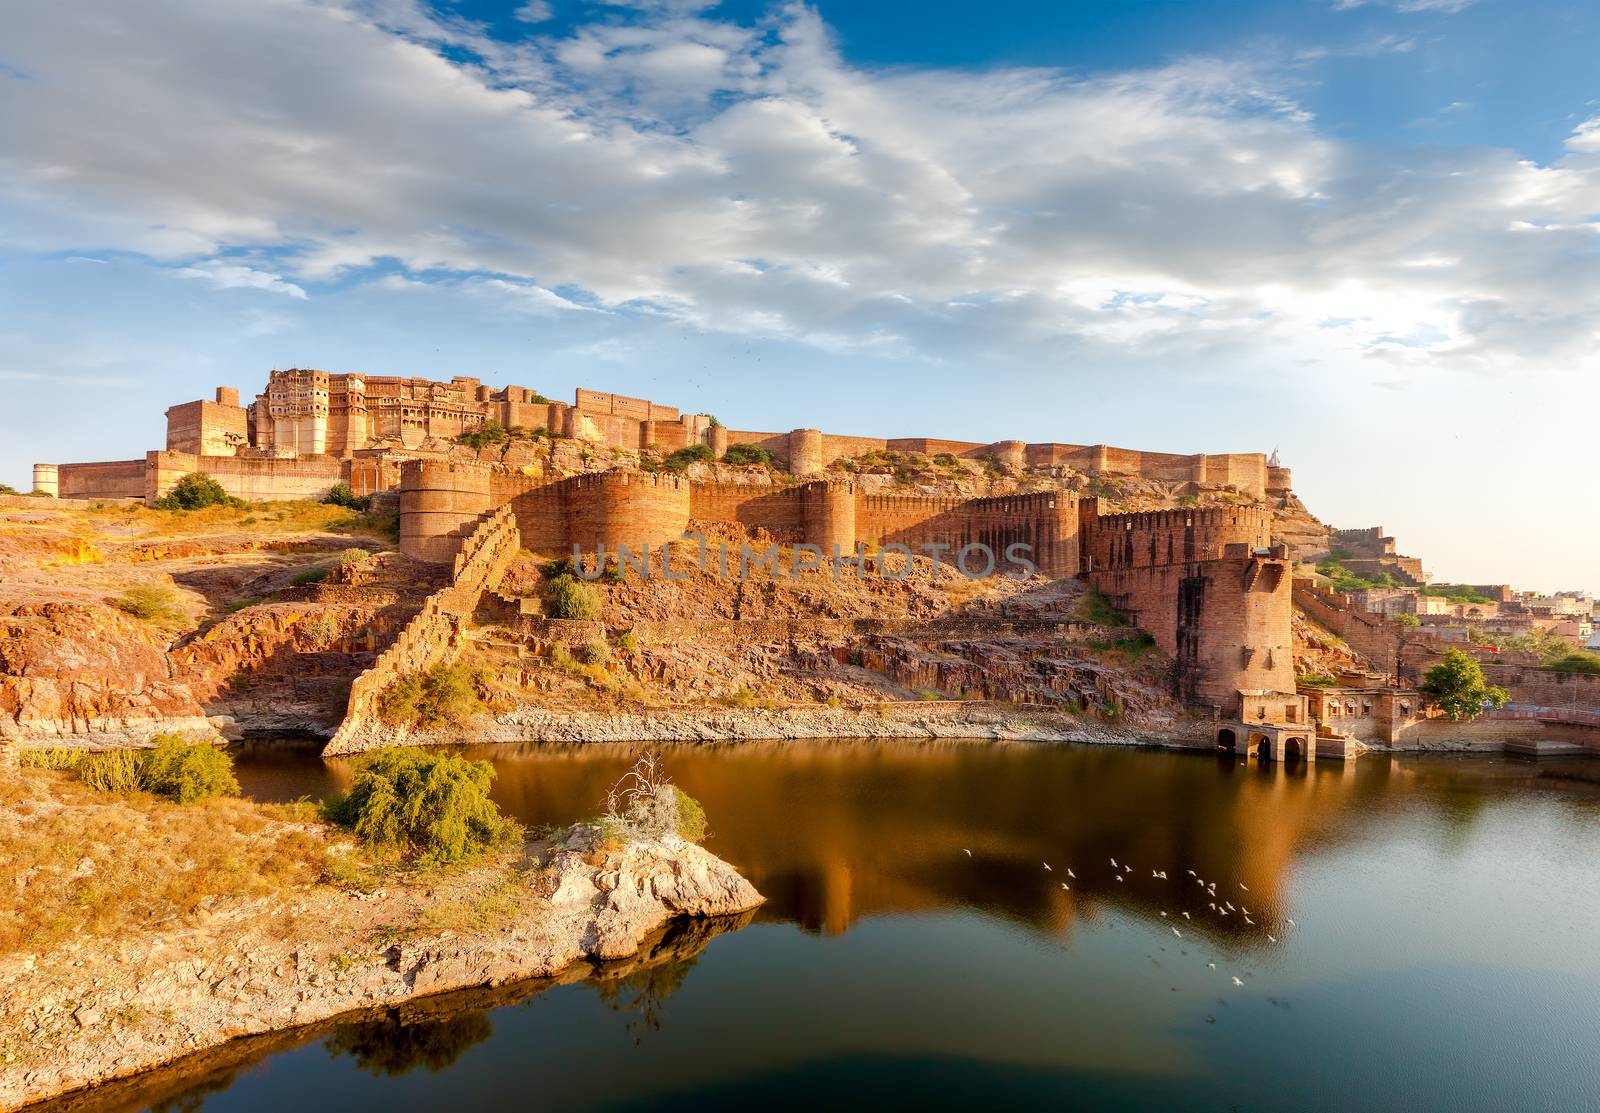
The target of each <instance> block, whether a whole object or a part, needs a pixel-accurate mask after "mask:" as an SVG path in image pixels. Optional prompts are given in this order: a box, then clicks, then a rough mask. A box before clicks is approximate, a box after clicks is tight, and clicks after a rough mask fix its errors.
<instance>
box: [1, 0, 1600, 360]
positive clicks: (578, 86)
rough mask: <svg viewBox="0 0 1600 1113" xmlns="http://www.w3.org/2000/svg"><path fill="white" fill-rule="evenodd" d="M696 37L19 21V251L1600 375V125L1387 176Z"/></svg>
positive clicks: (1075, 83) (232, 19) (727, 32)
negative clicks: (1538, 147)
mask: <svg viewBox="0 0 1600 1113" xmlns="http://www.w3.org/2000/svg"><path fill="white" fill-rule="evenodd" d="M693 7H697V6H687V7H685V6H677V7H672V6H669V7H667V8H660V7H657V8H655V9H653V14H649V15H646V16H643V17H637V18H635V19H633V20H631V21H615V20H612V21H606V22H599V23H595V24H593V25H590V26H585V27H581V28H579V29H577V30H576V31H574V32H573V33H572V34H570V35H566V36H564V37H561V38H554V39H534V40H529V41H526V42H522V43H517V44H506V43H499V42H495V41H492V40H489V39H487V38H484V37H483V35H482V33H481V31H479V30H477V29H475V28H474V27H472V26H471V25H470V24H467V23H465V22H462V21H459V20H456V21H442V20H441V19H439V18H437V17H434V16H432V15H430V14H428V11H427V10H426V9H424V8H422V7H419V6H417V5H416V4H414V3H412V2H411V0H362V2H356V0H349V2H348V3H339V2H337V0H322V2H312V0H304V2H297V0H280V2H278V3H275V4H272V5H254V6H252V5H203V6H200V7H196V6H194V5H192V4H188V3H182V2H180V0H142V2H141V3H138V4H133V3H128V2H126V0H116V2H113V0H82V2H80V3H75V4H70V5H65V4H63V5H40V6H36V7H32V8H30V9H28V10H27V12H26V14H18V13H16V12H12V13H10V14H8V15H7V16H5V17H0V21H3V23H4V24H5V26H3V27H0V42H4V43H5V44H6V46H5V54H6V58H7V62H8V65H9V66H11V67H12V68H14V69H16V70H17V71H19V72H25V73H27V74H29V75H31V76H30V78H29V79H28V80H26V81H23V80H9V79H5V78H0V80H4V81H6V86H5V92H4V95H3V96H0V242H5V243H9V244H10V246H11V247H12V248H13V249H14V250H22V251H29V250H32V251H93V250H121V251H133V252H142V253H145V254H147V255H150V256H152V257H155V258H158V259H162V260H168V261H171V262H173V263H176V264H179V265H182V266H183V271H182V273H184V274H186V275H188V276H191V277H196V278H204V279H207V280H209V281H211V282H212V283H214V284H216V285H218V286H222V287H224V288H239V287H249V288H256V289H261V290H267V291H272V292H277V293H282V294H287V295H289V296H291V297H304V296H305V292H306V291H305V285H306V284H309V283H314V282H321V281H327V280H330V279H336V278H340V277H341V276H347V275H349V274H350V273H351V272H352V271H356V272H359V270H360V269H361V268H364V267H367V266H369V265H372V264H377V263H383V264H384V265H385V266H386V267H391V268H392V266H393V265H394V264H398V265H399V266H400V267H401V268H404V270H405V272H406V273H405V274H403V275H394V274H391V275H390V276H389V277H387V278H384V279H382V280H375V281H378V282H380V284H381V285H384V286H386V287H390V288H400V287H411V288H419V287H420V288H426V287H427V286H428V285H430V284H443V285H446V286H450V287H452V288H456V289H458V290H460V291H461V292H463V293H467V294H472V295H474V296H477V297H480V298H493V299H497V300H498V303H499V304H501V305H503V306H504V307H506V308H507V309H508V310H511V311H516V312H524V313H527V312H531V313H543V314H556V313H571V312H572V311H574V310H589V309H594V308H597V307H598V308H602V309H618V308H622V307H626V308H627V309H629V310H630V311H632V312H636V313H644V314H655V315H659V316H665V317H668V318H673V319H677V320H681V321H683V322H684V323H686V324H690V325H693V326H696V327H700V328H704V329H710V330H718V331H724V332H732V333H750V334H760V335H765V336H775V337H785V338H791V339H797V340H802V341H805V342H809V343H812V344H814V345H817V346H818V347H820V348H822V349H824V350H828V351H841V350H847V349H851V348H870V349H872V350H874V351H877V352H892V353H896V354H904V355H918V356H921V357H923V358H928V359H947V358H948V359H953V358H959V357H961V356H962V355H964V354H968V353H977V352H996V351H1005V352H1008V353H1011V354H1013V355H1015V356H1017V357H1018V358H1023V359H1027V360H1031V361H1037V362H1044V361H1049V362H1054V363H1060V362H1063V361H1065V360H1068V359H1072V358H1085V357H1087V356H1090V355H1097V356H1099V357H1103V358H1108V359H1109V358H1117V359H1126V358H1128V357H1130V356H1133V355H1139V356H1143V357H1146V362H1147V363H1149V364H1151V365H1160V366H1166V367H1182V366H1185V365H1186V363H1192V362H1193V361H1194V360H1196V359H1198V358H1200V357H1205V358H1208V359H1212V360H1214V361H1217V362H1224V363H1228V362H1231V363H1237V364H1243V363H1251V362H1253V363H1255V364H1257V365H1260V366H1271V367H1274V368H1288V369H1290V370H1287V371H1286V372H1285V373H1289V374H1293V373H1297V372H1295V371H1293V370H1292V368H1295V367H1300V366H1311V365H1315V364H1316V363H1317V361H1319V360H1321V359H1323V358H1325V357H1327V356H1330V355H1337V354H1341V353H1342V354H1346V355H1371V356H1374V357H1376V358H1380V359H1383V360H1385V361H1389V362H1400V363H1407V364H1414V365H1418V366H1423V365H1430V364H1441V365H1446V366H1450V367H1473V368H1477V367H1505V366H1520V365H1531V366H1563V367H1568V368H1583V367H1593V366H1595V365H1596V360H1597V358H1600V357H1597V356H1596V346H1595V344H1594V342H1593V338H1594V336H1595V334H1596V332H1597V330H1600V273H1597V268H1596V266H1595V263H1594V255H1593V242H1594V239H1593V237H1594V232H1595V229H1596V224H1595V208H1596V207H1595V203H1594V198H1595V197H1596V196H1597V195H1600V158H1596V157H1595V156H1596V155H1597V154H1600V121H1597V120H1589V121H1587V122H1585V123H1583V124H1581V125H1579V126H1578V128H1577V129H1576V130H1575V131H1574V132H1573V134H1572V136H1571V137H1570V139H1569V140H1568V143H1567V145H1566V150H1565V154H1564V155H1563V156H1562V157H1561V158H1559V159H1557V160H1555V161H1553V162H1551V163H1549V164H1547V165H1540V164H1536V163H1533V162H1530V161H1527V160H1524V159H1521V158H1519V157H1517V156H1516V155H1514V154H1513V153H1510V152H1505V151H1499V150H1492V149H1486V148H1453V149H1447V148H1437V147H1428V148H1421V147H1419V148H1416V149H1412V150H1407V149H1404V148H1388V149H1384V150H1369V149H1366V148H1363V147H1362V146H1360V145H1358V144H1354V143H1351V142H1348V141H1344V140H1339V139H1336V138H1332V137H1330V136H1329V135H1327V134H1325V133H1323V132H1322V131H1321V130H1319V128H1318V125H1317V122H1316V120H1315V119H1313V118H1312V117H1311V116H1310V114H1309V113H1307V112H1305V111H1304V110H1303V109H1302V108H1301V107H1300V106H1299V105H1298V104H1297V103H1296V102H1295V101H1294V100H1293V99H1292V98H1291V97H1290V96H1289V95H1287V94H1286V93H1285V92H1284V86H1282V85H1280V84H1279V83H1278V82H1277V81H1276V80H1275V79H1274V75H1273V74H1272V73H1271V72H1269V71H1264V70H1261V69H1256V68H1251V67H1248V66H1242V65H1236V64H1227V63H1223V62H1219V61H1215V60H1206V59H1190V60H1186V61H1183V62H1181V63H1178V64H1174V65H1171V66H1167V67H1164V68H1159V69H1153V70H1147V71H1137V72H1127V73H1121V74H1112V75H1107V76H1101V77H1097V78H1093V79H1082V78H1074V77H1071V76H1068V75H1066V74H1063V73H1060V72H1056V71H1051V70H1043V69H992V70H986V71H983V72H965V71H931V70H926V69H920V70H919V69H915V68H902V69H895V70H888V71H872V70H862V69H858V68H853V67H851V66H849V65H847V64H846V63H845V62H844V61H842V60H841V58H840V57H839V55H838V54H837V52H836V51H835V50H834V48H833V46H832V43H831V38H830V34H829V32H828V30H827V28H826V27H825V26H824V25H823V24H822V23H821V21H820V19H819V18H818V17H817V15H816V14H815V13H814V12H812V11H811V10H809V9H806V8H804V7H799V6H795V7H791V8H788V9H785V10H784V11H783V13H782V14H781V16H780V17H778V18H775V19H773V20H771V21H769V22H767V23H764V24H762V25H760V26H757V27H744V26H737V25H734V24H730V23H726V22H719V21H716V20H713V19H709V18H704V17H700V16H695V15H693V14H690V8H693ZM702 7H703V6H702ZM443 46H448V47H449V48H450V49H449V51H448V56H446V53H445V52H442V51H441V49H440V48H441V47H443ZM133 57H137V58H140V59H141V60H142V62H141V64H140V65H138V66H132V65H128V64H126V59H128V58H133ZM284 59H292V60H293V65H292V67H289V68H288V69H286V68H285V66H284V64H283V60H284ZM462 59H466V60H465V61H463V60H462ZM1527 228H1534V229H1538V234H1537V235H1530V234H1528V233H1527V231H1526V230H1525V229H1527ZM269 249H270V250H271V251H272V252H273V256H272V257H273V258H274V259H275V260H276V262H275V264H274V265H275V266H277V267H279V268H280V269H282V270H283V272H284V275H278V274H272V273H268V272H266V271H261V270H257V269H255V268H252V267H249V266H244V265H241V264H237V263H233V262H228V261H225V258H226V257H224V259H218V258H217V257H216V256H218V255H219V253H221V252H224V251H246V252H251V251H256V252H260V251H266V250H269ZM195 260H200V261H198V262H197V261H195ZM489 276H492V277H489ZM554 289H562V290H574V291H578V293H575V294H574V295H573V298H567V297H563V296H561V295H558V294H555V293H553V292H552V290H554ZM574 298H575V299H577V300H573V299H574ZM1330 322H1331V323H1330ZM1299 373H1304V374H1308V375H1309V374H1313V373H1314V372H1312V371H1305V372H1299Z"/></svg>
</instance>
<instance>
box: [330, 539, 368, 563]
mask: <svg viewBox="0 0 1600 1113" xmlns="http://www.w3.org/2000/svg"><path fill="white" fill-rule="evenodd" d="M371 555H372V554H371V553H369V552H367V550H365V549H358V548H356V547H355V546H353V545H352V546H351V547H350V548H348V549H340V550H339V555H338V557H337V558H335V559H337V560H338V562H339V567H340V568H349V567H350V566H351V565H352V564H360V563H361V562H362V561H364V560H366V559H367V557H369V556H371Z"/></svg>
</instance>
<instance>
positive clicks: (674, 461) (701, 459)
mask: <svg viewBox="0 0 1600 1113" xmlns="http://www.w3.org/2000/svg"><path fill="white" fill-rule="evenodd" d="M714 459H715V457H713V456H712V454H711V446H710V445H709V444H691V445H690V446H689V447H688V448H680V449H678V451H676V452H674V453H671V454H670V455H668V456H667V458H666V459H664V460H662V461H661V466H662V467H664V468H666V469H667V470H668V471H676V472H681V471H686V470H688V467H689V465H690V464H709V463H711V462H712V461H713V460H714Z"/></svg>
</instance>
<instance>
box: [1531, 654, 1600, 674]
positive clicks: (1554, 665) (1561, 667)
mask: <svg viewBox="0 0 1600 1113" xmlns="http://www.w3.org/2000/svg"><path fill="white" fill-rule="evenodd" d="M1545 668H1547V669H1550V670H1551V671H1552V672H1583V673H1596V674H1600V653H1589V652H1586V651H1582V650H1574V651H1573V652H1571V653H1569V654H1567V655H1566V656H1565V657H1561V658H1559V659H1557V660H1555V661H1552V662H1550V663H1549V664H1548V665H1546V666H1545Z"/></svg>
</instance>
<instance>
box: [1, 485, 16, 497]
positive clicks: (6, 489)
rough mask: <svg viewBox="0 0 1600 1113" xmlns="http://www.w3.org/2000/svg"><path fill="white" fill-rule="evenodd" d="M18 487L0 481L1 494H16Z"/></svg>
mask: <svg viewBox="0 0 1600 1113" xmlns="http://www.w3.org/2000/svg"><path fill="white" fill-rule="evenodd" d="M16 493H17V489H16V488H15V487H13V486H12V485H11V484H9V483H0V495H14V494H16Z"/></svg>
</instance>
